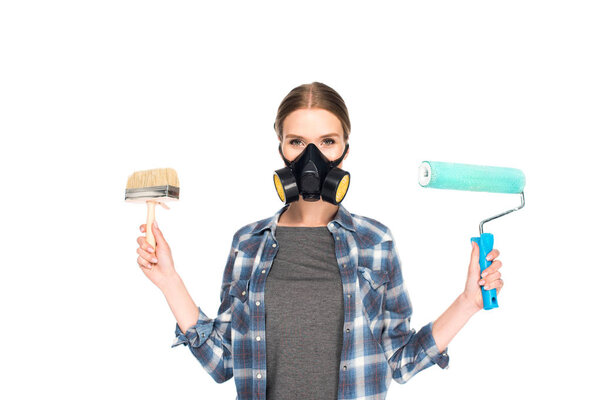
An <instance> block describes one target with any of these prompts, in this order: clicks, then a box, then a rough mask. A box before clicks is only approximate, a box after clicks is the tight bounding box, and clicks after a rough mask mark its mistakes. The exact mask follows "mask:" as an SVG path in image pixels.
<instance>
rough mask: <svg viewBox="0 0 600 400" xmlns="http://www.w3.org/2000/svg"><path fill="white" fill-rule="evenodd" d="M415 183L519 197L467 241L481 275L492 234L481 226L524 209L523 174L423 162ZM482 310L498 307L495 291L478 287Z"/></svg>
mask: <svg viewBox="0 0 600 400" xmlns="http://www.w3.org/2000/svg"><path fill="white" fill-rule="evenodd" d="M419 184H420V185H421V186H422V187H425V188H435V189H452V190H468V191H475V192H491V193H516V194H520V195H521V205H520V206H519V207H517V208H513V209H510V210H508V211H505V212H503V213H500V214H498V215H494V216H493V217H490V218H487V219H484V220H483V221H481V222H480V223H479V237H472V238H471V241H473V242H475V243H477V245H478V246H479V268H480V269H481V272H483V270H485V269H486V268H487V267H489V266H490V265H491V264H492V262H491V261H488V260H486V259H485V257H486V256H487V255H488V253H489V252H490V251H491V250H492V249H493V248H494V235H492V234H491V233H487V232H486V233H484V232H483V224H485V223H486V222H489V221H491V220H493V219H496V218H499V217H502V216H504V215H506V214H508V213H511V212H513V211H517V210H519V209H521V208H523V206H525V193H524V191H523V189H524V187H525V174H524V173H523V171H521V170H519V169H516V168H505V167H493V166H486V165H473V164H457V163H449V162H441V161H423V162H422V163H421V165H420V166H419ZM481 295H482V297H483V308H484V309H485V310H490V309H492V308H497V307H498V298H497V296H496V289H495V288H494V289H490V290H485V289H484V288H483V287H481Z"/></svg>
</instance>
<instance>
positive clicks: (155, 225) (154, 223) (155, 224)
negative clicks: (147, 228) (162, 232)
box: [152, 220, 158, 228]
mask: <svg viewBox="0 0 600 400" xmlns="http://www.w3.org/2000/svg"><path fill="white" fill-rule="evenodd" d="M152 225H154V227H155V228H158V224H157V223H156V220H154V222H153V223H152Z"/></svg>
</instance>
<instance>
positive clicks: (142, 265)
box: [137, 256, 152, 269]
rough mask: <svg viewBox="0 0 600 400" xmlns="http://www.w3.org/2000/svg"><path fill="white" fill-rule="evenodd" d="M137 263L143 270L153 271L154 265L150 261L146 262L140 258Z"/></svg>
mask: <svg viewBox="0 0 600 400" xmlns="http://www.w3.org/2000/svg"><path fill="white" fill-rule="evenodd" d="M137 263H138V264H139V266H140V267H142V268H146V269H152V264H151V263H149V262H148V261H146V260H144V259H143V258H142V257H141V256H138V258H137Z"/></svg>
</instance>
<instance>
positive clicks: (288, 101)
mask: <svg viewBox="0 0 600 400" xmlns="http://www.w3.org/2000/svg"><path fill="white" fill-rule="evenodd" d="M300 108H322V109H325V110H327V111H329V112H331V113H333V114H334V115H335V116H336V117H338V119H339V120H340V122H341V123H342V129H343V135H344V142H346V143H347V142H348V136H349V135H350V117H349V116H348V109H347V108H346V103H344V99H342V97H341V96H340V95H339V94H338V92H336V91H335V90H333V88H331V87H329V86H327V85H326V84H324V83H321V82H312V83H305V84H303V85H300V86H297V87H295V88H293V89H292V90H291V91H290V92H289V93H288V94H287V95H286V96H285V97H284V99H283V100H282V101H281V104H279V108H278V109H277V117H276V118H275V123H274V124H273V128H274V129H275V132H277V136H279V140H283V120H284V119H285V117H287V116H288V115H289V114H291V113H292V112H293V111H296V110H297V109H300Z"/></svg>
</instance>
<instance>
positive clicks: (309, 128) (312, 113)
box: [283, 108, 343, 138]
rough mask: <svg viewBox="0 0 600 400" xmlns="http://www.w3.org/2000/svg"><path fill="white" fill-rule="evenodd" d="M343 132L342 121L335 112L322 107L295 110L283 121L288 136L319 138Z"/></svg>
mask: <svg viewBox="0 0 600 400" xmlns="http://www.w3.org/2000/svg"><path fill="white" fill-rule="evenodd" d="M342 132H343V130H342V123H341V122H340V120H339V119H338V118H337V117H336V116H335V114H333V113H332V112H330V111H327V110H324V109H321V108H311V109H306V108H302V109H298V110H294V111H293V112H291V113H290V114H289V115H288V116H287V117H286V118H285V120H284V121H283V135H284V136H286V137H299V138H319V137H323V136H341V135H342Z"/></svg>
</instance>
